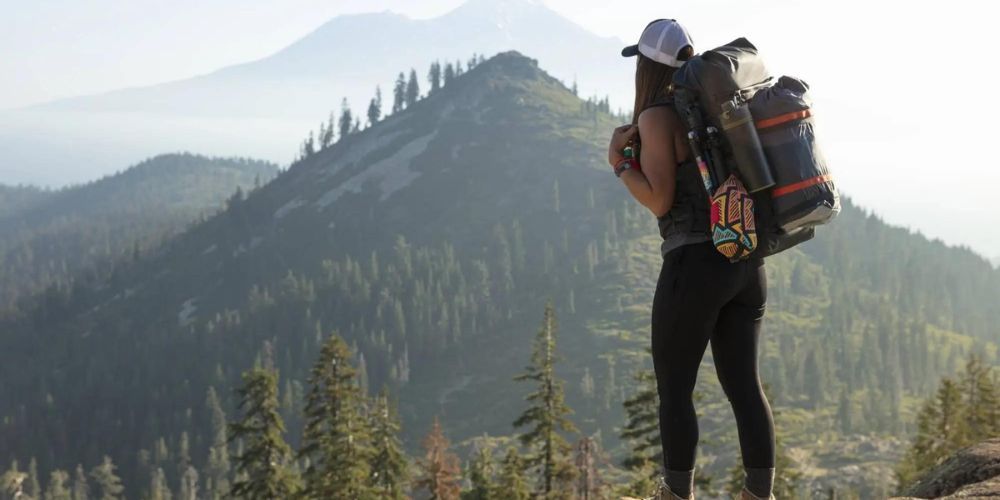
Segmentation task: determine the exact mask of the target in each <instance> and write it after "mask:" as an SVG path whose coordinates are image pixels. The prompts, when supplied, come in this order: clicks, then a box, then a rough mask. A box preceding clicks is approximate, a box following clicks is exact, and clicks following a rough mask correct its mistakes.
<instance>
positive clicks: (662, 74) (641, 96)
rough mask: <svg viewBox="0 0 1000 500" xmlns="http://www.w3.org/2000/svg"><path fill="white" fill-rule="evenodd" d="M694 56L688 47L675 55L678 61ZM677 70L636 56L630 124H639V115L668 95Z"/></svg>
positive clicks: (640, 55) (641, 56)
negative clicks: (633, 104) (633, 98)
mask: <svg viewBox="0 0 1000 500" xmlns="http://www.w3.org/2000/svg"><path fill="white" fill-rule="evenodd" d="M692 56H694V49H692V48H691V46H690V45H688V46H687V47H684V48H683V49H681V52H680V53H679V54H678V55H677V59H678V60H680V61H687V60H688V59H690V58H691V57H692ZM674 71H677V68H674V67H672V66H667V65H666V64H662V63H658V62H656V61H654V60H652V59H650V58H648V57H646V56H644V55H642V54H639V55H637V56H636V63H635V106H634V107H633V108H632V123H633V124H636V123H639V113H641V112H642V110H644V109H646V107H648V106H649V105H650V104H653V103H655V102H659V101H662V100H663V99H665V98H666V97H667V95H668V94H669V93H670V81H671V80H672V79H673V77H674Z"/></svg>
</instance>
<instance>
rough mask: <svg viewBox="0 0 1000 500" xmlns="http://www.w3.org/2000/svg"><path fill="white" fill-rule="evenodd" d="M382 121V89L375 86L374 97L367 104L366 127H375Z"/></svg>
mask: <svg viewBox="0 0 1000 500" xmlns="http://www.w3.org/2000/svg"><path fill="white" fill-rule="evenodd" d="M381 119H382V89H381V88H380V87H379V86H377V85H376V86H375V97H372V100H371V102H369V103H368V126H369V127H370V126H372V125H375V124H376V123H378V122H379V120H381Z"/></svg>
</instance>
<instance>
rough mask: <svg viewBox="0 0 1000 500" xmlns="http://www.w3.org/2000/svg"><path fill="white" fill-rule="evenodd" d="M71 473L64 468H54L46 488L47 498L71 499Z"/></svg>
mask: <svg viewBox="0 0 1000 500" xmlns="http://www.w3.org/2000/svg"><path fill="white" fill-rule="evenodd" d="M68 482H69V474H68V473H66V471H64V470H59V469H57V470H54V471H52V472H51V473H50V474H49V484H48V486H46V488H45V500H71V498H72V496H71V494H70V491H69V487H68V486H66V484H67V483H68Z"/></svg>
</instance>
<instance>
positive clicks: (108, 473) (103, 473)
mask: <svg viewBox="0 0 1000 500" xmlns="http://www.w3.org/2000/svg"><path fill="white" fill-rule="evenodd" d="M115 469H116V467H115V464H114V463H113V462H112V461H111V457H109V456H107V455H105V456H104V459H103V460H102V461H101V465H98V466H97V467H94V468H93V469H91V471H90V477H91V478H92V479H93V480H94V483H95V484H97V491H99V492H100V493H99V496H98V498H99V499H100V500H118V499H119V498H122V492H123V491H125V488H123V487H122V481H121V479H119V478H118V476H117V475H116V474H115Z"/></svg>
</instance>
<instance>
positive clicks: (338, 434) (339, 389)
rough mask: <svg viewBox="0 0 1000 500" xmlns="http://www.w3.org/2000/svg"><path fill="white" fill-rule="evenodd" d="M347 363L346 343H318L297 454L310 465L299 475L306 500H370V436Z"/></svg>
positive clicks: (353, 374)
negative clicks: (302, 481) (308, 499)
mask: <svg viewBox="0 0 1000 500" xmlns="http://www.w3.org/2000/svg"><path fill="white" fill-rule="evenodd" d="M351 358H352V356H351V350H350V348H348V347H347V343H345V342H344V339H342V338H341V337H340V336H339V335H337V334H333V335H331V336H330V338H329V339H327V340H326V342H324V343H323V347H322V349H321V350H320V355H319V358H318V359H317V360H316V363H315V364H314V365H313V367H312V370H311V371H310V375H309V386H310V387H309V395H308V396H307V399H306V407H305V420H306V422H305V429H304V430H303V432H302V449H301V450H299V457H300V458H305V459H308V464H309V465H308V466H307V467H306V470H305V473H304V474H303V476H304V479H305V491H304V493H305V497H306V498H315V499H344V500H354V499H365V498H374V496H375V492H374V491H373V490H372V488H371V484H370V478H371V469H370V465H369V464H370V460H371V458H372V455H373V450H372V449H371V447H370V445H369V442H370V439H371V430H370V429H369V428H368V422H366V420H365V417H364V415H363V405H364V399H363V398H362V396H361V392H360V390H359V389H358V386H357V372H356V371H355V370H354V367H353V366H351V363H350V360H351Z"/></svg>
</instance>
